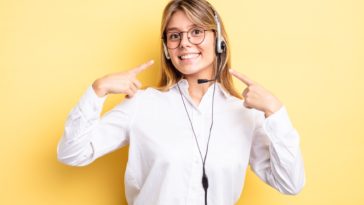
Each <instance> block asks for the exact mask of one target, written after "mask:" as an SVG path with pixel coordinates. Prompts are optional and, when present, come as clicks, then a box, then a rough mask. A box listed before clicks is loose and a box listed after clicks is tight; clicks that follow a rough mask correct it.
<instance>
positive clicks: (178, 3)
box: [158, 0, 241, 98]
mask: <svg viewBox="0 0 364 205" xmlns="http://www.w3.org/2000/svg"><path fill="white" fill-rule="evenodd" d="M176 11H183V12H184V13H185V14H186V15H187V17H188V18H189V19H190V20H191V21H192V22H194V23H195V24H196V25H200V26H203V27H204V28H207V29H212V30H214V31H216V30H217V25H216V22H215V20H214V15H215V14H216V15H218V14H217V12H216V10H215V9H214V8H213V6H212V5H211V4H210V3H209V2H207V1H206V0H171V1H170V2H169V3H168V4H167V6H166V7H165V9H164V12H163V17H162V24H161V34H162V41H161V52H162V53H161V54H162V55H161V76H160V80H159V84H158V89H159V90H161V91H166V90H169V88H170V87H171V86H173V85H174V84H175V83H177V82H178V81H179V80H180V79H181V78H182V77H183V76H182V75H181V73H180V72H179V71H178V70H177V69H176V68H175V67H174V65H173V64H172V62H171V60H168V59H167V58H166V56H165V54H164V51H163V39H164V36H165V29H166V26H167V24H168V22H169V20H170V18H171V17H172V15H173V13H174V12H176ZM218 19H219V21H220V26H221V35H222V37H223V39H224V40H225V44H226V48H225V52H224V53H223V54H221V55H222V56H223V57H222V58H221V59H220V61H221V62H216V61H217V60H216V59H215V68H214V69H215V73H216V69H217V67H218V66H219V67H220V69H221V71H220V72H221V73H220V75H219V76H218V79H217V82H219V83H221V84H222V86H223V87H224V88H225V89H226V90H227V91H228V92H229V93H230V95H232V96H235V97H237V98H241V95H240V94H238V92H236V90H235V88H234V85H233V81H232V76H231V74H230V73H229V71H228V69H229V68H230V66H231V59H230V46H229V42H228V37H227V34H226V32H225V28H224V24H223V22H222V21H221V18H220V16H219V15H218ZM215 35H216V32H215Z"/></svg>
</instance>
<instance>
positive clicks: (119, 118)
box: [58, 0, 305, 205]
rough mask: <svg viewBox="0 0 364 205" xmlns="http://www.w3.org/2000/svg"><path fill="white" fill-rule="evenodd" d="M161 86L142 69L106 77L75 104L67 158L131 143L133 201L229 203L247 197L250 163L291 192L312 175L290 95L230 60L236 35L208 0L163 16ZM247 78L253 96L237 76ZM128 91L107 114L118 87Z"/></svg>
mask: <svg viewBox="0 0 364 205" xmlns="http://www.w3.org/2000/svg"><path fill="white" fill-rule="evenodd" d="M161 28H162V29H161V31H162V40H161V46H162V63H161V64H162V74H161V80H160V85H159V87H158V89H154V88H147V89H146V90H138V89H139V88H140V87H141V83H140V82H139V81H138V80H137V79H136V76H137V74H138V73H140V72H141V71H143V70H144V69H146V68H148V67H149V66H150V65H152V64H153V61H149V62H147V63H145V64H143V65H141V66H139V67H136V68H134V69H131V70H129V71H127V72H121V73H115V74H110V75H106V76H104V77H101V78H99V79H97V80H95V82H94V83H93V84H92V86H91V85H90V87H89V88H88V89H87V91H86V93H85V94H84V95H83V96H82V97H81V99H80V101H79V103H78V104H77V105H76V106H75V107H74V109H73V110H72V111H71V113H70V114H69V117H68V119H67V122H66V127H65V132H64V135H63V137H62V139H61V141H60V142H59V145H58V158H59V160H60V161H61V162H63V163H65V164H68V165H72V166H84V165H87V164H89V163H91V162H93V161H94V160H95V159H97V158H99V157H101V156H103V155H105V154H107V153H109V152H111V151H114V150H115V149H118V148H120V147H123V146H125V145H127V144H128V145H129V159H128V163H127V168H126V173H125V191H126V198H127V201H128V204H135V205H149V204H151V205H159V204H161V205H162V204H163V205H171V204H173V205H178V204H188V205H193V204H198V205H202V204H209V205H228V204H234V203H236V202H237V200H238V198H239V196H240V193H241V191H242V188H243V185H244V178H245V173H246V169H247V167H248V164H250V166H251V168H252V170H253V171H254V172H255V173H256V174H257V175H258V176H259V177H260V178H261V179H262V180H263V181H264V182H266V183H267V184H269V185H270V186H272V187H274V188H275V189H277V190H278V191H280V192H282V193H285V194H297V193H298V192H299V191H300V190H301V188H302V187H303V185H304V181H305V176H304V169H303V161H302V157H301V153H300V148H299V135H298V133H297V132H296V130H295V129H294V128H293V127H292V124H291V122H290V120H289V117H288V114H287V111H286V109H285V107H284V106H283V104H282V103H281V102H280V101H279V100H278V99H277V98H276V97H275V96H273V95H272V94H271V93H270V92H269V91H267V90H266V89H264V88H263V87H262V86H260V85H258V84H257V83H255V82H254V81H252V80H250V79H249V78H247V77H246V76H244V75H242V74H240V73H238V72H236V71H234V70H229V68H230V51H229V43H228V41H227V35H226V32H225V29H224V26H223V24H222V22H221V19H220V17H219V15H218V14H217V12H216V10H215V9H214V8H213V7H212V6H211V5H210V4H209V3H208V2H207V1H205V0H175V1H171V2H169V3H168V5H167V6H166V8H165V10H164V13H163V19H162V27H161ZM231 76H235V77H237V78H238V79H239V80H241V81H242V82H243V83H245V84H246V85H247V88H246V89H245V90H244V92H243V97H244V100H241V99H240V98H241V97H240V96H239V94H237V92H236V91H235V90H234V88H233V84H232V77H231ZM111 93H113V94H119V93H121V94H126V95H127V99H126V100H125V101H123V102H122V103H120V104H118V105H117V106H115V107H114V108H113V109H112V110H110V111H109V112H107V113H106V114H105V115H104V116H102V117H101V118H100V112H101V110H102V106H103V103H104V100H105V98H106V96H107V95H108V94H111Z"/></svg>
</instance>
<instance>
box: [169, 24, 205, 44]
mask: <svg viewBox="0 0 364 205" xmlns="http://www.w3.org/2000/svg"><path fill="white" fill-rule="evenodd" d="M183 33H188V40H189V41H190V43H192V44H194V45H198V44H200V43H202V41H203V40H204V39H205V30H204V29H202V28H199V27H195V28H192V29H190V30H189V31H187V32H168V33H167V34H166V38H167V39H166V41H167V47H168V48H169V49H175V48H177V47H178V46H179V45H180V43H181V40H182V38H183Z"/></svg>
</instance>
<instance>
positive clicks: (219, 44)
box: [214, 12, 226, 54]
mask: <svg viewBox="0 0 364 205" xmlns="http://www.w3.org/2000/svg"><path fill="white" fill-rule="evenodd" d="M214 13H215V15H214V19H215V23H216V53H218V54H221V53H223V52H224V51H225V48H226V43H225V40H224V38H223V37H222V35H221V24H220V21H219V17H218V16H217V13H216V12H214Z"/></svg>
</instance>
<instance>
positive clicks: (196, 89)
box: [185, 74, 214, 105]
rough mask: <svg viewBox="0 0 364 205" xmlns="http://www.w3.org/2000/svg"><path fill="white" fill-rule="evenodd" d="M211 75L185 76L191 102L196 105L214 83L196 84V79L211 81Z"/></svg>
mask: <svg viewBox="0 0 364 205" xmlns="http://www.w3.org/2000/svg"><path fill="white" fill-rule="evenodd" d="M212 78H213V76H212V74H209V75H193V76H185V79H186V80H187V81H188V85H189V87H188V92H189V94H190V96H191V98H192V100H193V101H194V102H195V103H196V104H197V105H198V104H200V101H201V99H202V97H203V96H204V94H205V93H206V92H207V90H208V89H209V87H210V85H211V84H213V83H214V81H211V82H207V83H202V84H198V83H197V80H198V79H208V80H210V79H212Z"/></svg>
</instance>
